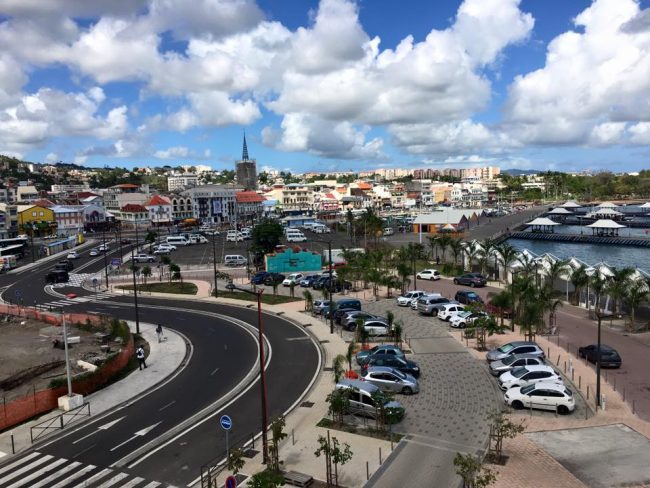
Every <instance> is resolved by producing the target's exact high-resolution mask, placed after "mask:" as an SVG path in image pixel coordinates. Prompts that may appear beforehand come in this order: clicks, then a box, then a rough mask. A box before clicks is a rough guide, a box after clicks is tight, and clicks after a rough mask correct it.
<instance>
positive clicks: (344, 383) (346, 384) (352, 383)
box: [336, 378, 379, 394]
mask: <svg viewBox="0 0 650 488" xmlns="http://www.w3.org/2000/svg"><path fill="white" fill-rule="evenodd" d="M336 387H337V388H339V389H349V388H356V389H357V390H364V391H367V392H368V393H371V394H372V393H374V392H376V391H378V390H379V387H378V386H375V385H373V384H372V383H368V382H367V381H361V380H353V379H349V378H344V379H342V380H340V381H339V382H338V383H337V384H336Z"/></svg>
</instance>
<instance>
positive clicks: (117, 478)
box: [97, 473, 128, 488]
mask: <svg viewBox="0 0 650 488" xmlns="http://www.w3.org/2000/svg"><path fill="white" fill-rule="evenodd" d="M127 476H128V474H126V473H119V474H116V475H115V476H113V477H112V478H111V479H110V480H108V481H106V482H104V483H102V484H101V485H99V486H98V487H97V488H109V487H110V486H113V485H114V484H115V483H118V482H120V481H122V480H123V479H124V478H126V477H127Z"/></svg>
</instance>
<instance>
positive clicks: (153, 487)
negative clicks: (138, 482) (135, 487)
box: [142, 481, 160, 488]
mask: <svg viewBox="0 0 650 488" xmlns="http://www.w3.org/2000/svg"><path fill="white" fill-rule="evenodd" d="M157 486H160V483H158V482H157V481H152V482H151V483H149V484H148V485H144V486H143V487H142V488H156V487H157Z"/></svg>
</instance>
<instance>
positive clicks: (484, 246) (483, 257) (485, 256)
mask: <svg viewBox="0 0 650 488" xmlns="http://www.w3.org/2000/svg"><path fill="white" fill-rule="evenodd" d="M494 249H495V243H494V240H492V239H490V238H488V239H483V240H482V241H481V252H480V253H479V256H478V259H479V265H480V266H481V274H482V275H485V274H486V273H487V271H488V269H489V264H490V263H489V261H490V256H491V255H492V254H493V253H494ZM494 273H495V275H494V276H495V279H496V270H494Z"/></svg>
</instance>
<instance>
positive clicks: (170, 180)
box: [167, 173, 199, 191]
mask: <svg viewBox="0 0 650 488" xmlns="http://www.w3.org/2000/svg"><path fill="white" fill-rule="evenodd" d="M198 183H199V177H198V176H197V175H195V174H192V173H174V174H172V175H170V176H168V177H167V190H169V191H174V190H184V189H187V188H194V187H195V186H197V185H198Z"/></svg>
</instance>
